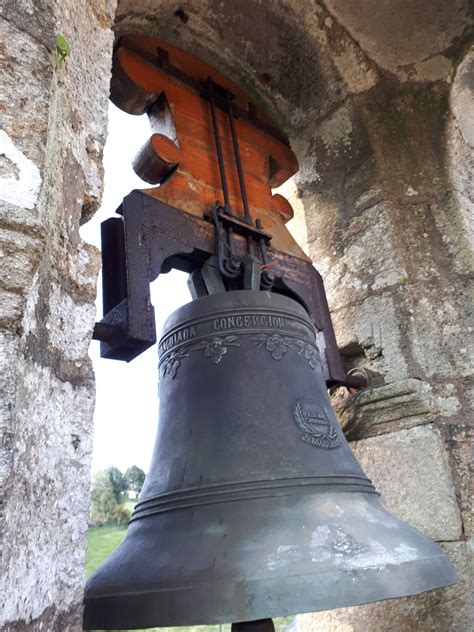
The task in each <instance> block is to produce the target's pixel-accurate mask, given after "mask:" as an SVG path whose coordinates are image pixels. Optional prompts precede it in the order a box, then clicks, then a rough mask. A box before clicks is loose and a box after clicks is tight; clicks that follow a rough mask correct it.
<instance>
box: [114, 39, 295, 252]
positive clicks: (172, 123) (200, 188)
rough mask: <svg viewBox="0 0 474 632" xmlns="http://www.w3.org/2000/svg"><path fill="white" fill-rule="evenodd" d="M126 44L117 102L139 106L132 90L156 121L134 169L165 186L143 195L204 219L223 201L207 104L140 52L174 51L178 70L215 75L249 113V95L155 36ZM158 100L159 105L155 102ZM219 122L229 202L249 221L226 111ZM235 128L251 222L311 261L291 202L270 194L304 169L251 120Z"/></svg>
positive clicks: (119, 58) (119, 60) (120, 52)
mask: <svg viewBox="0 0 474 632" xmlns="http://www.w3.org/2000/svg"><path fill="white" fill-rule="evenodd" d="M122 41H123V40H122ZM126 42H127V45H130V46H132V47H133V50H129V49H128V48H125V47H124V46H120V47H119V48H118V49H116V51H115V55H114V67H115V68H119V69H120V72H119V75H118V77H119V78H118V79H117V82H118V87H117V88H116V89H115V92H114V90H112V93H115V94H116V95H118V96H117V97H116V98H117V99H118V100H119V101H120V102H116V105H118V106H119V107H121V104H122V105H123V107H124V109H126V108H131V107H133V108H134V109H135V110H139V109H140V107H141V106H140V103H139V99H137V98H136V95H135V96H133V95H132V96H129V95H128V91H130V90H131V89H132V88H131V87H130V86H133V87H134V88H133V89H135V90H136V91H137V94H139V95H140V98H142V99H145V100H146V101H147V108H148V109H149V111H150V122H151V125H152V127H153V131H154V132H157V133H155V134H153V135H152V137H151V138H150V140H149V141H148V142H147V143H146V144H145V145H144V146H143V147H142V148H141V150H140V151H139V152H138V154H137V156H136V159H135V161H134V168H135V170H136V172H137V173H138V175H139V176H141V177H142V178H143V179H144V180H145V181H147V182H150V183H152V184H160V186H159V187H158V188H155V189H147V190H146V191H145V192H146V194H147V195H150V196H152V197H156V198H157V199H159V200H161V201H163V202H166V203H168V204H170V205H172V206H174V207H176V208H179V209H182V210H183V211H185V212H187V213H191V214H193V215H197V216H201V217H202V216H204V215H206V214H209V213H210V212H211V211H212V209H213V208H214V205H215V203H216V201H218V202H219V203H223V202H224V200H223V195H222V186H221V179H220V173H219V165H218V161H217V152H216V148H215V139H214V135H213V129H212V120H211V114H210V106H209V103H208V102H207V101H206V100H205V99H203V98H202V97H201V96H200V94H199V92H198V90H197V89H195V88H194V87H191V86H190V85H188V84H187V83H183V82H182V81H179V80H178V79H177V78H176V77H174V76H171V75H170V74H169V73H167V72H165V71H164V70H163V69H162V68H160V67H158V66H157V65H156V64H154V63H151V62H150V61H149V60H148V59H145V58H144V57H143V56H142V55H143V54H144V53H147V54H148V55H155V53H156V50H157V47H158V46H160V47H161V48H163V49H165V50H167V51H168V53H169V62H170V64H171V65H172V66H173V67H174V68H178V69H179V70H182V71H183V72H185V73H186V74H187V75H188V76H192V77H193V78H194V79H198V80H199V81H201V82H204V81H205V80H206V79H207V77H208V76H212V78H213V80H214V81H215V82H216V83H218V84H219V85H221V86H223V87H225V88H226V89H228V90H230V91H231V92H232V93H233V94H235V95H236V98H235V103H236V105H238V106H239V107H240V108H242V109H245V110H248V108H249V100H248V96H247V95H246V94H245V93H244V92H243V91H242V90H241V89H240V88H238V87H237V86H236V85H235V84H233V83H232V82H231V81H230V80H229V79H227V78H226V77H224V76H223V75H221V73H219V72H217V71H215V70H214V69H213V68H211V67H210V66H209V65H207V64H206V63H205V62H202V61H201V60H198V59H196V58H194V57H193V56H191V55H189V54H188V53H185V52H184V51H180V50H179V49H177V48H176V47H173V46H170V45H166V47H165V45H162V44H163V43H162V42H161V41H160V40H154V39H151V38H127V39H126ZM140 51H141V52H142V55H140ZM112 84H114V81H113V82H112ZM152 97H153V98H154V99H155V101H154V104H155V105H153V104H150V99H151V98H152ZM130 104H133V105H130ZM150 108H151V109H150ZM127 111H128V110H127ZM160 117H161V118H160ZM217 117H218V122H219V133H220V137H221V142H222V149H223V155H224V162H225V165H226V175H227V183H228V188H229V196H230V203H231V206H232V209H233V212H234V213H235V214H236V215H237V216H241V217H243V208H242V199H241V191H240V186H239V181H238V174H237V169H236V162H235V155H234V148H233V145H232V136H231V129H230V123H229V118H228V115H227V114H226V113H225V112H223V111H222V110H221V109H220V108H217ZM261 120H264V119H263V118H261ZM266 120H268V117H267V119H266ZM235 127H236V133H237V137H238V142H239V149H240V156H241V162H242V169H243V173H244V180H245V186H246V191H247V198H248V205H249V211H250V215H251V217H252V218H253V219H254V220H256V219H257V218H258V219H260V221H261V222H262V225H263V227H264V229H265V230H266V231H267V232H269V233H271V234H272V247H273V248H275V249H277V250H281V251H282V252H286V253H288V254H292V255H295V256H297V257H299V258H301V259H305V260H307V259H308V258H307V257H306V255H305V254H304V253H303V252H302V250H301V248H300V247H299V246H298V244H297V243H296V242H295V241H294V239H293V237H292V236H291V235H290V233H289V232H288V230H287V229H286V228H285V225H284V224H285V222H287V221H288V220H289V219H291V217H293V210H292V208H291V205H290V204H289V202H288V201H287V200H285V199H284V198H283V197H281V196H279V195H273V194H272V187H277V186H279V185H281V184H282V183H283V182H285V181H286V180H287V179H288V178H290V177H291V176H292V175H294V173H296V171H297V170H298V164H297V161H296V158H295V156H294V154H293V152H292V151H291V149H290V148H289V146H288V145H287V144H286V143H285V142H283V141H282V140H280V139H279V138H276V137H275V136H273V135H272V134H270V133H268V131H267V130H264V129H262V128H261V127H260V126H258V125H255V124H254V123H253V122H252V121H251V120H248V119H245V118H240V117H237V118H235ZM170 136H173V137H174V136H175V137H176V138H175V139H174V138H173V139H171V138H170ZM173 141H174V142H173Z"/></svg>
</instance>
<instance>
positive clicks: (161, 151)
mask: <svg viewBox="0 0 474 632" xmlns="http://www.w3.org/2000/svg"><path fill="white" fill-rule="evenodd" d="M179 154H180V150H179V149H178V147H177V146H176V145H175V144H174V143H173V141H171V140H170V139H169V138H166V136H162V135H161V134H153V136H152V137H151V138H150V139H149V140H148V141H147V142H146V143H145V144H144V145H143V147H142V148H141V149H140V151H139V152H138V153H137V155H136V156H135V158H134V160H133V169H134V171H135V173H136V174H137V175H138V176H140V178H142V180H145V182H149V183H150V184H161V183H163V182H164V181H165V180H166V179H167V178H168V177H169V176H170V175H171V174H172V173H173V171H174V170H175V168H176V166H177V165H178V163H179Z"/></svg>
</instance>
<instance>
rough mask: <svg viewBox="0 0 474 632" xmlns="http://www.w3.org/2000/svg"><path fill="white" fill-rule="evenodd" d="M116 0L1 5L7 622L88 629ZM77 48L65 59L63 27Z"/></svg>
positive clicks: (0, 406) (3, 591)
mask: <svg viewBox="0 0 474 632" xmlns="http://www.w3.org/2000/svg"><path fill="white" fill-rule="evenodd" d="M114 8H115V7H114V2H110V3H109V2H101V1H99V2H96V1H95V0H94V1H90V2H82V1H79V0H78V1H76V0H68V2H57V1H56V0H38V1H34V0H22V1H21V2H13V1H9V0H3V1H2V2H0V16H1V17H0V31H1V37H0V41H1V42H2V43H1V45H0V66H1V76H2V79H1V81H2V91H1V101H0V103H1V104H0V129H1V131H0V262H1V267H2V274H1V279H0V326H1V333H0V336H1V341H2V342H1V345H0V366H1V369H0V393H1V394H0V411H1V426H0V427H1V430H2V441H1V446H0V475H1V492H0V498H1V501H2V504H1V506H2V513H1V523H0V524H1V531H2V539H3V547H2V548H3V558H2V564H1V568H2V573H1V586H0V595H1V596H0V600H1V602H2V604H1V606H0V627H1V629H2V630H12V631H13V630H39V629H44V630H48V631H49V630H79V629H80V628H81V627H82V626H81V615H82V611H81V602H82V587H83V583H84V579H85V577H84V557H85V545H86V541H85V536H86V528H87V518H88V506H89V500H88V494H89V480H90V457H91V443H92V414H93V408H94V378H93V373H92V367H91V364H90V360H89V357H88V347H89V341H90V335H91V328H92V326H93V322H94V318H95V308H94V305H93V303H94V299H95V293H96V289H95V286H96V276H97V272H98V268H99V256H98V253H97V252H96V250H95V249H94V248H92V247H90V246H88V245H87V244H85V243H82V242H81V239H80V237H79V225H80V223H81V222H83V221H85V220H86V219H87V218H88V217H89V216H90V214H91V213H93V212H94V210H95V209H96V208H97V206H98V204H99V201H100V196H101V191H102V163H101V155H102V147H103V144H104V142H105V137H106V133H107V118H106V117H107V96H108V84H109V75H110V58H111V46H112V41H113V36H112V32H111V29H110V26H111V22H112V17H113V10H114ZM58 34H60V35H62V36H64V37H65V38H66V39H67V41H68V42H69V44H70V48H71V51H70V54H69V56H68V57H67V59H66V61H65V63H64V64H63V65H62V67H60V66H61V64H60V63H59V60H58V57H57V56H55V52H56V35H58Z"/></svg>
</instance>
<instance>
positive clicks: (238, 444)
mask: <svg viewBox="0 0 474 632" xmlns="http://www.w3.org/2000/svg"><path fill="white" fill-rule="evenodd" d="M315 340H316V334H315V329H314V327H313V325H312V324H311V322H310V320H309V318H308V315H307V313H306V311H305V309H304V308H303V307H302V306H301V305H300V304H299V303H297V302H296V301H294V300H292V299H290V298H288V297H285V296H282V295H279V294H276V293H270V292H255V291H234V292H226V293H221V294H215V295H212V296H207V297H204V298H200V299H198V300H196V301H193V302H191V303H189V304H187V305H185V306H184V307H182V308H180V309H179V310H177V311H176V312H175V313H174V314H172V315H171V316H170V318H169V319H168V321H167V323H166V325H165V328H164V332H163V335H162V338H161V341H160V344H159V356H160V363H159V367H160V415H159V424H158V434H157V439H156V446H155V451H154V455H153V460H152V464H151V467H150V472H149V474H148V476H147V479H146V482H145V485H144V488H143V491H142V493H141V495H140V500H139V502H138V504H137V506H136V508H135V511H134V513H133V516H132V519H131V522H130V526H129V529H128V532H127V536H126V538H125V540H124V542H123V543H122V545H121V546H120V547H119V548H118V549H117V550H116V551H115V552H114V553H113V554H112V555H111V556H110V557H109V559H108V560H107V561H106V562H105V563H104V564H103V565H102V566H101V567H100V568H99V569H98V570H97V571H96V573H95V574H94V575H93V576H92V577H91V578H90V580H89V581H88V583H87V587H86V597H85V611H84V628H85V629H110V628H113V629H127V628H143V627H151V626H184V625H191V624H215V623H223V622H231V621H234V622H235V621H248V620H255V619H263V618H265V617H273V616H283V615H289V614H295V613H303V612H311V611H317V610H328V609H331V608H339V607H343V606H351V605H356V604H364V603H368V602H372V601H376V600H379V599H387V598H392V597H401V596H405V595H412V594H416V593H420V592H423V591H426V590H429V589H432V588H437V587H441V586H446V585H448V584H451V583H454V582H456V581H457V578H456V574H455V572H454V570H453V568H452V566H451V563H450V562H449V560H448V558H447V556H446V555H445V554H444V553H443V552H442V551H441V549H440V548H439V547H438V546H437V545H436V544H435V543H434V542H432V541H431V540H430V539H428V538H426V537H425V536H423V535H422V534H421V533H419V532H418V531H416V530H415V529H413V528H412V527H410V526H408V525H407V524H405V523H403V522H401V521H400V520H398V519H397V518H395V517H394V516H393V515H391V514H390V513H389V512H388V511H387V510H386V509H385V508H384V507H383V506H382V505H381V503H380V501H379V497H378V494H377V492H376V490H375V489H374V487H373V485H372V483H371V482H370V480H369V479H368V478H367V477H366V476H365V474H364V472H363V471H362V469H361V467H360V465H359V464H358V463H357V461H356V459H355V458H354V456H353V454H352V452H351V450H350V448H349V445H348V444H347V442H346V440H345V438H344V436H343V434H342V432H341V429H340V427H339V425H338V422H337V419H336V417H335V415H334V412H333V410H332V408H331V404H330V401H329V398H328V394H327V391H326V385H325V381H324V378H323V374H322V367H321V362H322V361H324V360H323V357H322V356H323V354H320V353H319V351H318V348H317V346H316V342H315Z"/></svg>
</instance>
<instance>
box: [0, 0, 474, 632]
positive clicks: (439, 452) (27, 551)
mask: <svg viewBox="0 0 474 632" xmlns="http://www.w3.org/2000/svg"><path fill="white" fill-rule="evenodd" d="M112 5H113V2H107V0H88V1H87V2H79V1H78V0H69V1H68V2H63V3H59V2H57V1H54V0H37V1H36V2H35V1H33V0H22V2H20V3H18V2H15V3H14V2H11V1H10V0H3V3H1V4H0V7H2V10H1V15H2V16H3V18H2V20H3V21H2V25H3V26H2V27H1V28H2V29H3V33H4V34H5V35H4V39H3V41H4V44H3V48H2V49H1V51H2V55H3V62H2V64H3V65H4V73H5V74H4V76H5V77H6V81H5V86H6V90H5V99H4V101H3V103H2V108H1V109H0V117H1V121H2V122H1V127H2V130H4V133H2V134H1V135H0V142H1V143H2V145H1V149H0V177H1V178H2V184H3V187H0V196H1V197H2V207H1V215H0V230H1V235H0V244H1V248H2V254H3V256H2V263H3V267H4V269H5V274H3V275H2V279H1V281H0V283H1V285H0V324H1V325H2V327H3V333H2V335H3V338H4V343H3V346H2V348H1V356H0V363H1V366H2V371H1V372H0V384H1V387H2V388H3V390H4V393H5V395H4V397H3V399H2V400H1V403H0V407H1V410H2V415H3V419H4V421H3V422H2V423H3V426H2V429H3V430H4V437H5V438H4V440H3V443H2V448H1V451H0V467H1V472H2V475H3V481H4V485H3V490H4V491H3V495H4V503H3V508H4V510H3V517H2V521H3V522H2V527H3V531H4V538H5V542H6V543H7V545H6V546H5V552H4V563H3V568H4V573H3V581H4V582H5V587H4V588H3V589H2V590H1V593H0V594H2V596H7V602H6V607H5V608H4V610H3V617H4V621H5V626H6V629H11V630H15V629H35V626H36V627H37V628H38V629H40V622H41V624H42V625H43V628H44V629H48V630H54V629H58V630H59V629H67V630H76V629H80V613H81V609H80V600H81V590H82V581H83V570H82V560H83V557H84V547H85V540H84V534H85V527H86V518H87V490H88V481H89V459H90V442H91V417H92V407H93V379H92V374H91V368H90V364H89V360H88V358H87V345H88V341H89V339H90V333H91V328H92V324H93V317H94V314H93V309H92V307H91V305H92V301H93V298H94V293H95V275H96V272H97V267H98V257H97V253H96V252H95V251H94V250H93V249H91V248H90V247H87V246H85V245H84V244H82V243H81V242H80V240H79V237H78V226H79V223H80V221H81V218H82V221H83V220H84V219H87V217H89V216H90V214H91V213H92V212H93V211H94V209H95V207H96V206H97V203H98V199H99V197H100V188H101V167H100V155H101V149H102V145H103V142H104V136H105V127H106V126H105V111H106V98H107V84H108V80H109V66H110V54H111V44H112V35H111V31H110V25H111V20H112V13H113V10H114V7H113V6H112ZM469 12H470V5H469V2H468V1H467V0H453V1H452V2H445V1H443V0H420V1H419V2H417V3H413V2H410V1H409V0H364V2H361V3H354V2H350V1H349V0H325V2H322V1H316V0H312V1H311V2H302V1H301V0H268V2H258V1H257V0H244V1H243V2H242V0H226V2H220V1H218V0H182V2H180V3H177V2H176V1H175V0H161V1H160V2H156V0H140V1H139V2H137V1H136V0H121V1H120V2H119V6H118V10H117V15H116V19H115V30H116V32H117V34H120V33H133V34H137V33H141V34H144V35H155V36H161V37H163V38H164V39H167V40H168V41H171V42H173V43H175V44H177V45H180V46H182V47H184V48H187V49H189V50H191V51H192V52H194V53H195V54H197V55H200V56H201V57H203V58H204V59H206V60H207V61H209V62H210V63H212V64H214V65H217V66H218V67H219V68H220V69H221V70H222V71H224V72H226V73H227V74H229V75H230V76H231V77H233V78H234V79H235V80H236V81H237V82H240V83H241V84H242V86H243V87H245V88H246V89H247V90H248V91H249V92H250V93H251V94H252V96H253V98H255V99H256V100H257V101H260V102H261V103H262V104H263V105H264V106H266V107H267V109H268V110H269V111H270V112H271V113H272V114H273V116H274V117H276V119H277V120H278V122H279V123H280V125H281V126H282V127H283V128H284V129H285V130H286V131H287V133H288V135H289V136H290V139H291V142H292V146H293V148H294V150H295V152H296V153H297V155H298V158H299V161H300V173H299V176H298V178H297V181H296V183H295V189H294V190H293V193H292V195H293V197H294V200H295V202H296V204H295V206H296V207H297V209H298V218H299V225H297V227H296V230H297V232H298V235H299V237H300V239H303V240H305V241H306V244H305V245H306V248H307V250H308V252H309V253H310V254H311V256H312V257H313V259H314V261H315V262H316V265H317V267H318V269H319V270H320V272H321V273H322V275H323V278H324V279H325V282H326V288H327V291H328V295H329V299H330V305H331V309H332V313H333V318H334V324H335V327H336V331H337V336H338V341H339V344H340V346H341V350H342V353H343V357H344V361H345V363H346V366H347V368H351V367H353V366H364V367H365V368H366V369H367V370H368V371H369V372H370V375H371V383H370V387H369V389H367V390H366V391H364V392H362V393H360V394H358V395H355V396H351V397H349V396H347V395H346V394H345V393H343V392H342V391H338V392H336V393H335V394H334V396H333V397H334V403H335V406H336V408H337V410H338V413H339V416H340V419H341V422H342V424H343V426H344V428H345V431H346V433H347V436H348V438H349V439H350V440H351V441H354V444H353V445H354V448H355V451H356V453H357V456H358V458H359V459H360V461H361V463H362V464H363V466H364V468H365V469H366V471H367V474H368V475H369V476H370V477H371V478H372V479H373V480H374V482H375V484H376V485H377V486H378V488H379V489H380V491H381V492H382V498H383V500H384V501H385V502H386V504H387V505H388V506H389V507H391V508H393V510H394V511H395V512H396V513H397V514H398V515H399V516H400V517H402V518H404V519H406V520H408V521H409V522H411V523H412V524H414V525H415V526H417V527H418V528H419V529H421V530H422V531H424V532H425V533H427V534H428V535H430V536H431V537H434V538H435V539H437V540H438V541H440V542H441V543H442V546H443V547H444V548H445V549H446V550H447V552H448V553H449V555H450V556H451V558H452V560H453V562H454V563H455V565H456V566H457V567H458V569H459V572H460V575H461V576H462V578H463V582H462V583H461V584H460V585H458V586H456V587H452V588H449V589H444V590H439V591H434V592H431V593H427V594H425V595H422V596H420V597H414V598H407V599H401V600H394V601H390V602H382V603H378V604H373V605H369V606H363V607H357V608H348V609H345V610H338V611H330V612H327V613H318V614H315V615H306V616H303V617H300V620H299V627H300V629H301V630H302V631H304V632H306V630H308V631H313V630H314V631H316V630H317V631H318V632H329V631H342V630H344V631H349V630H351V631H354V632H362V631H364V632H371V631H372V630H384V629H390V630H393V631H394V632H408V631H410V630H415V629H416V630H418V631H419V632H428V631H430V632H431V630H439V631H440V632H448V631H449V632H467V630H470V629H472V610H471V611H470V610H469V607H470V606H469V599H468V587H467V580H466V577H467V566H468V549H469V542H470V538H471V537H472V508H471V506H470V502H471V498H472V495H471V494H470V493H469V489H470V488H469V485H470V480H471V479H470V474H469V469H468V468H469V445H470V443H469V431H470V428H471V427H472V426H471V425H472V418H470V416H469V415H470V410H471V406H472V385H471V383H470V382H469V377H470V366H469V359H470V352H469V334H472V323H470V322H469V317H470V314H469V298H468V297H469V294H468V292H469V286H468V282H469V275H470V274H471V272H472V270H471V266H472V241H469V233H468V226H469V218H470V215H472V209H473V206H474V203H473V192H472V188H470V187H472V184H470V183H472V161H473V159H472V155H473V154H472V145H473V142H474V141H473V135H474V131H473V126H472V116H471V117H470V116H469V112H470V108H471V109H472V105H471V104H472V100H473V80H472V76H473V70H472V69H473V53H472V52H470V43H471V42H472V17H471V16H470V13H469ZM58 33H60V34H62V35H64V36H66V37H67V39H68V40H69V42H70V43H71V54H70V56H69V57H68V59H67V60H66V62H65V64H64V67H63V68H62V69H58V68H56V69H54V68H53V64H52V59H51V54H52V52H53V51H54V47H55V41H54V38H55V35H56V34H58ZM303 224H304V225H303ZM471 226H472V223H471ZM471 357H472V355H471ZM7 587H8V588H7ZM387 621H389V622H390V623H389V625H388V624H387Z"/></svg>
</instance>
